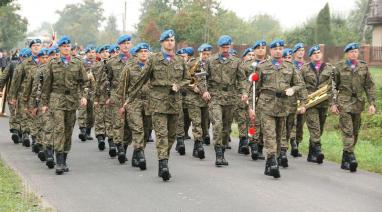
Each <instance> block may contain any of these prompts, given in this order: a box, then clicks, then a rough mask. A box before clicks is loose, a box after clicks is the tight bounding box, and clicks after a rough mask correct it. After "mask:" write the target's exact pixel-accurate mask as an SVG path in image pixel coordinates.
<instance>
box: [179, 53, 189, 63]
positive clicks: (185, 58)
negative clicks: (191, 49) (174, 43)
mask: <svg viewBox="0 0 382 212" xmlns="http://www.w3.org/2000/svg"><path fill="white" fill-rule="evenodd" d="M179 56H181V57H182V58H183V60H184V61H185V62H187V60H188V54H180V55H179Z"/></svg>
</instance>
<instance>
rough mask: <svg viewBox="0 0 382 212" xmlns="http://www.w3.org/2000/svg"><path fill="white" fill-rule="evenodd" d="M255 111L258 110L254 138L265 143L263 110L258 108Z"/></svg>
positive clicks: (257, 141)
mask: <svg viewBox="0 0 382 212" xmlns="http://www.w3.org/2000/svg"><path fill="white" fill-rule="evenodd" d="M255 112H256V119H255V128H256V133H255V136H254V137H253V139H254V142H255V143H258V144H260V145H264V138H263V130H262V126H261V112H260V110H256V111H255Z"/></svg>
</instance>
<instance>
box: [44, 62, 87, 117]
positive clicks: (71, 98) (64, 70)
mask: <svg viewBox="0 0 382 212" xmlns="http://www.w3.org/2000/svg"><path fill="white" fill-rule="evenodd" d="M46 68H47V74H46V77H45V78H44V81H43V86H42V95H41V103H42V105H43V106H48V105H49V108H50V109H53V110H77V109H78V107H79V103H80V98H82V97H85V98H86V91H85V88H86V85H87V81H88V75H87V73H86V71H85V67H84V64H83V62H82V60H81V59H80V58H77V57H73V56H72V57H71V61H69V63H67V64H65V63H64V62H63V61H62V59H61V58H60V57H59V58H55V59H52V60H51V61H50V62H49V63H48V65H47V67H46ZM79 91H80V92H79Z"/></svg>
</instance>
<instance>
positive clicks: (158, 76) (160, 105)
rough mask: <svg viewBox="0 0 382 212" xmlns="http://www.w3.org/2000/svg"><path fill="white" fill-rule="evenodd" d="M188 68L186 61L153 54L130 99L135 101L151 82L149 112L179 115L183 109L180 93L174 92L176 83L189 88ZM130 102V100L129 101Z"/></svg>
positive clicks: (131, 89)
mask: <svg viewBox="0 0 382 212" xmlns="http://www.w3.org/2000/svg"><path fill="white" fill-rule="evenodd" d="M186 77H187V67H186V64H185V62H184V60H183V59H182V58H181V57H179V56H177V55H176V56H175V57H174V58H173V59H172V61H171V62H170V61H168V60H167V59H165V58H164V56H163V53H162V52H159V53H154V54H152V55H151V56H150V57H149V59H148V61H147V62H146V65H145V67H144V69H143V74H142V77H141V78H140V79H139V80H138V81H137V82H136V84H134V85H133V86H132V87H130V88H129V91H128V93H129V97H128V98H129V99H134V98H135V97H136V96H137V95H138V94H139V90H140V89H141V88H142V87H143V86H144V85H145V84H146V83H147V82H149V81H150V89H149V111H150V112H152V113H153V112H154V113H164V114H179V112H180V110H181V108H182V101H181V95H180V92H174V91H173V90H172V85H173V84H174V83H175V84H176V85H178V86H179V87H180V88H184V87H185V86H188V84H189V83H190V81H189V80H187V78H186ZM129 101H130V100H129Z"/></svg>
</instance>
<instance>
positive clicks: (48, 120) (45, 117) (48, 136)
mask: <svg viewBox="0 0 382 212" xmlns="http://www.w3.org/2000/svg"><path fill="white" fill-rule="evenodd" d="M40 118H41V122H42V130H41V134H42V136H41V137H42V144H43V146H44V147H53V137H52V136H53V128H54V125H55V124H54V123H55V122H54V121H53V115H52V113H51V111H48V112H46V113H41V116H40Z"/></svg>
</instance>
